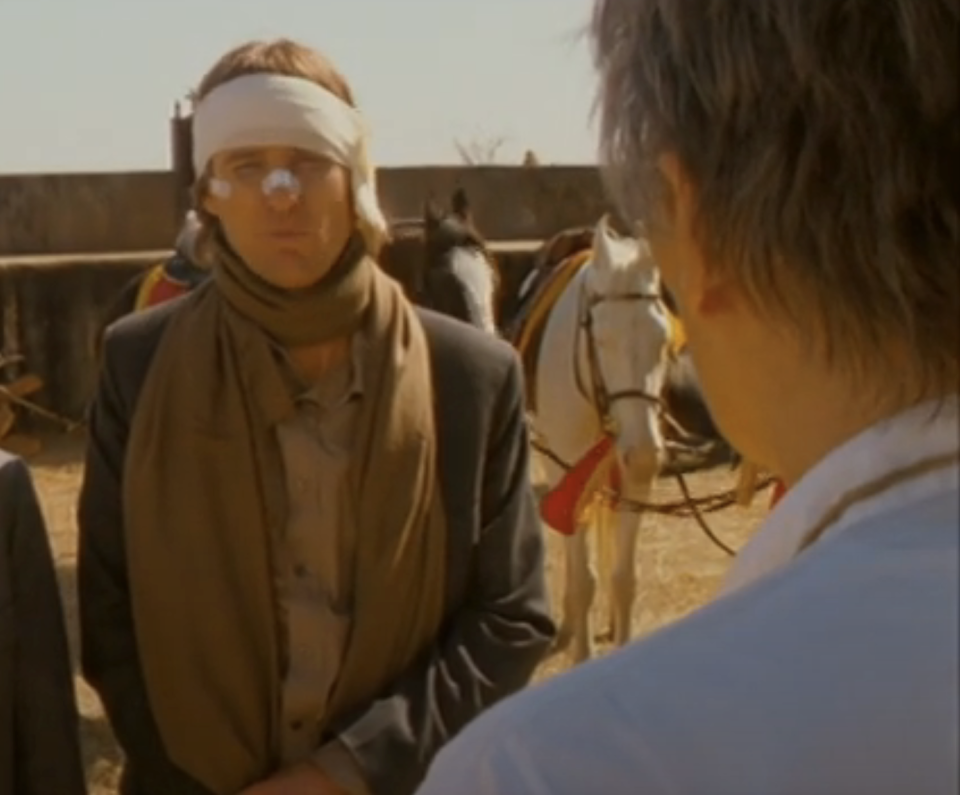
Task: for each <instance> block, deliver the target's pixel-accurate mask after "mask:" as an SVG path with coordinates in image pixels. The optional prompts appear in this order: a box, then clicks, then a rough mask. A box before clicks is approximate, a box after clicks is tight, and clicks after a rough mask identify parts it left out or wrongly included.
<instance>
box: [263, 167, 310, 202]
mask: <svg viewBox="0 0 960 795" xmlns="http://www.w3.org/2000/svg"><path fill="white" fill-rule="evenodd" d="M260 189H261V190H262V191H263V194H264V196H269V195H270V194H271V193H273V192H274V191H277V190H282V191H286V192H287V193H294V194H299V193H300V180H298V179H297V178H296V177H295V176H294V175H293V174H292V173H291V172H290V171H289V170H288V169H285V168H275V169H273V171H271V172H270V173H269V174H267V176H265V177H264V178H263V182H261V183H260Z"/></svg>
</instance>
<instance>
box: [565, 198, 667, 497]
mask: <svg viewBox="0 0 960 795" xmlns="http://www.w3.org/2000/svg"><path fill="white" fill-rule="evenodd" d="M581 311H582V316H581V323H582V325H583V328H584V330H585V336H586V343H587V355H588V357H589V359H590V368H589V369H590V378H591V382H592V383H591V384H590V386H591V388H592V389H593V394H594V398H595V401H596V402H597V405H598V407H599V408H600V409H601V411H602V412H605V413H606V414H607V418H608V419H609V420H611V421H612V423H613V426H614V427H613V429H614V431H615V432H616V436H617V452H618V459H619V464H620V466H621V470H622V472H623V474H624V476H625V477H624V480H625V481H626V482H628V483H629V482H631V481H635V482H646V481H648V480H649V478H650V477H651V476H652V475H653V474H654V473H655V472H656V471H657V470H658V469H659V468H660V465H661V463H662V462H661V460H660V456H661V453H660V451H661V450H662V439H661V435H660V427H659V420H658V416H659V399H660V392H661V389H662V386H663V380H664V377H665V374H666V360H667V351H668V345H669V331H668V328H669V327H668V325H667V319H666V315H665V313H664V309H663V306H662V304H661V301H660V275H659V271H658V269H657V267H656V264H655V263H654V261H653V258H652V256H651V254H650V251H649V248H648V247H647V244H646V242H645V241H644V240H641V239H635V238H632V237H620V236H618V235H617V234H616V233H615V232H613V231H612V230H611V229H610V227H609V224H608V222H607V219H606V217H604V218H602V219H601V220H600V221H599V223H598V224H597V225H596V228H595V230H594V236H593V251H592V258H591V261H590V263H589V265H588V266H587V268H586V271H585V275H584V282H583V303H582V308H581Z"/></svg>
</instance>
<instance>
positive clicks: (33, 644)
mask: <svg viewBox="0 0 960 795" xmlns="http://www.w3.org/2000/svg"><path fill="white" fill-rule="evenodd" d="M86 791H87V790H86V784H85V783H84V773H83V765H82V764H81V761H80V747H79V736H78V718H77V703H76V695H75V693H74V690H73V674H72V668H71V665H70V653H69V649H68V647H67V636H66V630H65V626H64V619H63V608H62V606H61V604H60V592H59V590H58V589H57V578H56V575H55V573H54V568H53V557H52V555H51V552H50V542H49V540H48V539H47V529H46V526H45V524H44V521H43V515H42V514H41V513H40V506H39V504H38V502H37V495H36V492H35V491H34V488H33V481H32V480H31V478H30V471H29V470H28V469H27V467H26V465H25V464H24V463H23V462H22V461H21V460H20V459H18V458H15V457H13V456H11V455H9V454H7V453H5V452H3V451H0V793H4V795H6V793H10V795H84V793H86Z"/></svg>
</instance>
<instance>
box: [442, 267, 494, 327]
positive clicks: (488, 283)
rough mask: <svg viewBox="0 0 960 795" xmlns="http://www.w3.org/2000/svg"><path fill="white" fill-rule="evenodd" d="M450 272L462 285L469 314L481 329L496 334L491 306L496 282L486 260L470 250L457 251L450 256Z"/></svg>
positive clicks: (492, 307)
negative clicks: (477, 321) (476, 319)
mask: <svg viewBox="0 0 960 795" xmlns="http://www.w3.org/2000/svg"><path fill="white" fill-rule="evenodd" d="M450 270H451V272H452V273H453V275H454V276H456V277H457V279H459V280H460V282H461V283H462V284H463V286H464V291H465V293H466V296H467V301H468V302H469V304H470V309H471V314H472V315H473V316H474V317H477V318H478V319H479V321H480V325H481V328H483V330H484V331H487V332H489V333H490V334H496V332H497V324H496V318H495V316H494V315H495V313H494V306H493V297H494V292H495V287H496V280H495V278H494V274H493V268H492V267H491V265H490V263H489V262H488V261H487V258H486V257H485V256H484V255H483V254H482V253H479V252H476V251H474V250H472V249H466V248H461V249H457V250H455V251H454V252H453V254H451V256H450Z"/></svg>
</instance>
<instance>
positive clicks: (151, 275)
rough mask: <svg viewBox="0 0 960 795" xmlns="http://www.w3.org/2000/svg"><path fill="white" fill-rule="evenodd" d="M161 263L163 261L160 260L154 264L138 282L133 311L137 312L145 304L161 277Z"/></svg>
mask: <svg viewBox="0 0 960 795" xmlns="http://www.w3.org/2000/svg"><path fill="white" fill-rule="evenodd" d="M163 265H164V263H162V262H160V263H158V264H157V265H154V266H153V267H152V268H151V269H150V271H149V272H148V273H147V276H146V278H145V279H144V280H143V281H142V282H141V283H140V289H139V290H137V300H136V301H134V303H133V311H134V312H139V311H140V310H141V309H143V308H144V307H145V306H146V305H147V301H149V300H150V294H151V293H152V292H153V288H154V287H156V286H157V283H158V282H159V281H160V280H161V279H162V278H163Z"/></svg>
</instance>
